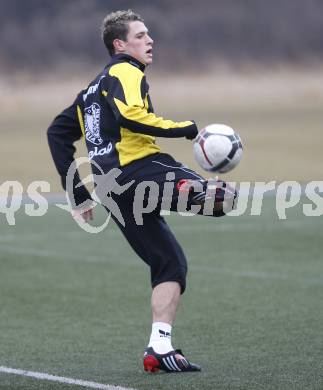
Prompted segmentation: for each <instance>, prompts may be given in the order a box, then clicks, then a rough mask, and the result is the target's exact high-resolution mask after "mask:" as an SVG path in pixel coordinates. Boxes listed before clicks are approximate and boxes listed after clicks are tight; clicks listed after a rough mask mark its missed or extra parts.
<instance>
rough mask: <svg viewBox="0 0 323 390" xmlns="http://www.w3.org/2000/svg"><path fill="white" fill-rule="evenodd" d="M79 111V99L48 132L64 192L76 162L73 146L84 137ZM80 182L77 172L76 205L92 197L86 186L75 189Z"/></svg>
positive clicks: (74, 183) (59, 116)
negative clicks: (71, 168)
mask: <svg viewBox="0 0 323 390" xmlns="http://www.w3.org/2000/svg"><path fill="white" fill-rule="evenodd" d="M79 109H80V108H78V98H77V99H76V100H75V102H74V103H73V104H72V105H71V106H70V107H68V108H66V109H65V110H64V111H63V112H62V113H61V114H59V115H58V116H57V117H56V118H55V119H54V120H53V122H52V123H51V125H50V126H49V128H48V130H47V138H48V144H49V148H50V151H51V154H52V157H53V160H54V163H55V166H56V169H57V171H58V173H59V175H60V177H61V182H62V186H63V188H64V190H66V176H67V172H68V169H69V167H70V165H71V164H72V162H73V161H74V153H75V150H76V149H75V146H74V145H73V144H74V142H75V141H77V140H79V139H80V138H81V137H82V135H83V133H82V130H81V127H80V124H79V121H78V112H77V111H78V110H79ZM80 181H81V180H80V176H79V173H78V171H76V172H75V174H74V178H73V191H74V200H75V204H76V205H79V204H81V203H83V202H84V201H86V200H87V199H91V196H90V194H89V192H88V191H87V189H86V187H85V186H84V185H81V186H79V187H77V188H75V186H76V185H77V184H79V183H80ZM69 196H70V194H69ZM72 204H73V203H72Z"/></svg>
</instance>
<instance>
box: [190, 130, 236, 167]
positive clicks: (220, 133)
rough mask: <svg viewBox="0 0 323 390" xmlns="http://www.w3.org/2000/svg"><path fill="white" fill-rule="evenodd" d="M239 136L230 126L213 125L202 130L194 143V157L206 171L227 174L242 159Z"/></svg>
mask: <svg viewBox="0 0 323 390" xmlns="http://www.w3.org/2000/svg"><path fill="white" fill-rule="evenodd" d="M242 149H243V147H242V143H241V139H240V137H239V135H238V134H237V133H236V132H235V131H234V130H233V129H232V128H231V127H229V126H226V125H221V124H212V125H208V126H206V127H205V128H204V129H202V130H201V131H200V132H199V133H198V135H197V137H196V138H195V141H194V156H195V159H196V161H197V162H198V164H199V165H200V166H201V168H203V169H205V170H206V171H211V172H219V173H225V172H229V171H231V169H233V168H234V167H236V166H237V165H238V163H239V162H240V160H241V157H242Z"/></svg>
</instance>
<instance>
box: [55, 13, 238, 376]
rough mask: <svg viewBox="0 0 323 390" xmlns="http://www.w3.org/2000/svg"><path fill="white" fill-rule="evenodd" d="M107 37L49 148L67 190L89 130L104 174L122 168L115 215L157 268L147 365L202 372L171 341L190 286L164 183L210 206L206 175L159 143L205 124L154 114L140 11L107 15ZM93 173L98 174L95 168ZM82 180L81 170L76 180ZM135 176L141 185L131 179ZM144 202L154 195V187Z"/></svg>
mask: <svg viewBox="0 0 323 390" xmlns="http://www.w3.org/2000/svg"><path fill="white" fill-rule="evenodd" d="M102 37H103V41H104V44H105V46H106V48H107V50H108V52H109V54H110V56H111V60H110V62H109V63H108V65H107V66H106V67H105V68H104V69H103V70H102V72H101V73H99V74H98V76H97V77H96V78H95V79H94V80H93V81H92V82H91V83H90V84H89V85H88V87H87V88H85V89H84V90H82V91H81V92H80V93H79V94H78V96H77V97H76V99H75V101H74V103H73V104H72V105H71V106H70V107H68V108H66V109H65V110H64V111H63V112H62V113H61V114H60V115H58V116H57V117H56V118H55V119H54V121H53V122H52V124H51V125H50V127H49V129H48V141H49V146H50V150H51V153H52V156H53V159H54V162H55V165H56V168H57V170H58V172H59V174H60V176H61V179H62V185H63V187H64V189H66V177H67V172H68V169H69V167H70V165H71V163H72V162H73V161H74V158H73V155H74V152H75V147H74V146H73V143H74V142H75V141H76V140H78V139H80V138H81V137H82V136H83V137H84V139H85V142H86V145H87V148H88V151H89V158H90V160H92V161H93V162H95V166H96V167H97V166H99V167H100V170H101V173H104V174H108V173H109V172H110V171H111V170H112V169H113V168H118V169H120V171H121V174H120V175H119V176H118V178H117V183H118V186H121V187H120V188H122V186H124V188H127V189H126V190H125V191H119V195H118V194H116V193H113V192H111V194H110V195H109V196H111V198H112V199H113V200H114V201H115V202H116V204H117V205H118V207H119V209H120V211H121V214H122V217H123V219H124V224H123V223H122V222H120V219H119V218H116V216H115V215H113V213H112V217H113V218H114V220H115V222H116V223H117V225H118V226H119V228H120V229H121V231H122V233H123V234H124V236H125V238H126V239H127V241H128V242H129V244H130V245H131V247H132V248H133V249H134V251H135V252H136V253H137V254H138V256H139V257H141V258H142V259H143V261H145V262H146V263H147V264H148V265H149V267H150V271H151V285H152V297H151V307H152V331H151V336H150V340H149V343H148V346H147V348H146V350H145V352H144V369H145V370H146V371H150V372H155V371H158V370H160V369H161V370H164V371H166V372H180V371H182V372H186V371H200V367H199V366H198V365H196V364H194V363H191V362H190V361H189V360H188V359H187V358H185V357H184V355H183V354H182V352H181V351H180V350H175V349H174V348H173V346H172V341H171V331H172V324H173V321H174V318H175V313H176V309H177V306H178V303H179V299H180V296H181V294H182V293H183V292H184V291H185V288H186V272H187V262H186V258H185V255H184V253H183V250H182V248H181V247H180V245H179V243H178V242H177V240H176V239H175V237H174V235H173V234H172V232H171V231H170V229H169V227H168V225H167V224H166V222H165V220H164V219H163V217H162V216H161V215H160V211H161V208H162V200H163V189H164V185H165V183H166V181H167V180H168V182H169V181H170V179H169V178H171V180H173V183H174V189H173V192H172V194H171V206H170V207H171V210H174V211H176V207H177V201H178V199H179V197H180V195H181V194H185V193H186V195H187V196H188V201H189V204H190V205H194V204H195V205H202V206H203V204H204V201H205V196H206V189H207V181H206V180H205V179H204V178H203V177H201V176H200V175H198V174H197V173H196V172H194V171H192V170H190V169H188V168H187V167H184V166H183V165H182V164H181V163H179V162H177V161H175V160H174V159H173V158H172V157H171V156H170V155H168V154H165V153H162V152H161V149H160V148H159V146H158V145H157V144H156V143H155V137H183V138H186V139H189V140H191V139H194V138H195V136H196V135H197V133H198V129H197V127H196V124H195V122H193V121H190V120H188V121H183V122H174V121H172V120H165V119H163V118H161V117H158V116H157V115H156V114H154V111H153V106H152V103H151V100H150V97H149V94H148V84H147V82H146V77H145V74H144V71H145V67H146V66H147V65H150V64H151V63H152V61H153V43H154V41H153V39H152V38H151V37H150V35H149V33H148V29H147V27H146V26H145V24H144V21H143V19H142V18H141V17H140V16H139V15H138V14H136V13H134V12H133V11H131V10H128V11H117V12H113V13H111V14H109V15H107V17H106V18H105V19H104V21H103V26H102ZM170 93H171V91H170ZM92 169H93V166H92ZM94 173H95V174H97V173H98V170H97V169H96V168H94ZM167 174H168V175H169V176H167ZM79 181H80V179H79V175H78V173H77V172H76V175H75V177H74V184H75V185H76V184H78V183H79ZM131 181H133V183H134V184H132V185H130V186H126V185H127V184H128V183H129V182H131ZM143 181H154V182H155V183H157V185H158V189H159V192H158V194H157V198H158V202H157V207H156V208H155V209H154V210H153V211H151V212H146V213H144V214H143V215H142V223H138V220H137V219H136V216H135V215H134V214H135V210H133V204H134V200H135V189H136V188H137V185H138V184H139V183H142V182H143ZM194 181H198V182H199V183H200V185H201V186H202V189H200V190H199V191H195V187H194V185H193V183H194ZM222 184H223V182H222ZM222 187H223V188H222V189H220V190H219V191H217V192H216V196H215V203H214V211H213V213H212V215H214V216H222V215H224V212H223V209H222V208H223V203H222V202H223V199H224V196H225V195H228V194H229V196H231V197H232V198H234V197H235V196H236V195H235V192H234V191H232V190H231V189H230V188H229V187H228V186H227V187H226V185H225V183H224V185H223V186H222ZM101 190H102V189H101ZM104 195H107V194H104ZM148 195H149V194H148ZM73 196H74V198H75V203H76V205H79V204H82V203H83V202H84V201H86V200H88V199H90V195H89V193H88V191H87V190H86V188H85V186H84V185H79V186H76V188H74V193H73ZM144 202H146V204H147V202H149V199H148V198H147V194H145V198H144ZM200 213H201V212H200ZM81 215H82V217H83V218H84V220H85V221H88V220H89V219H92V211H91V210H87V211H84V212H81Z"/></svg>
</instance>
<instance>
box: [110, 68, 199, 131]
mask: <svg viewBox="0 0 323 390" xmlns="http://www.w3.org/2000/svg"><path fill="white" fill-rule="evenodd" d="M109 76H110V77H109V82H108V86H107V95H106V96H107V100H108V103H109V105H110V106H111V108H112V111H113V112H114V115H115V117H116V120H117V122H118V123H119V124H120V126H122V127H125V128H127V129H129V130H131V131H133V132H136V133H142V134H148V135H152V136H155V137H169V138H173V137H186V138H189V139H193V138H195V136H196V135H197V133H198V130H197V127H196V124H195V122H193V121H185V122H174V121H172V120H169V119H163V118H162V117H158V116H156V114H154V113H153V112H149V103H148V94H147V90H148V88H147V84H146V79H145V76H144V74H143V73H142V72H141V71H140V70H139V69H137V68H136V67H134V66H132V65H129V64H127V63H122V64H117V65H114V66H113V67H111V68H110V70H109Z"/></svg>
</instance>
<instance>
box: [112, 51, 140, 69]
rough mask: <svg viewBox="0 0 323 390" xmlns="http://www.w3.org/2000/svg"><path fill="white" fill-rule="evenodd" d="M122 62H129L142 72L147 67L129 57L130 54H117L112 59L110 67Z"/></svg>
mask: <svg viewBox="0 0 323 390" xmlns="http://www.w3.org/2000/svg"><path fill="white" fill-rule="evenodd" d="M120 62H128V63H129V64H131V65H133V66H135V67H136V68H138V69H140V70H141V71H142V72H144V71H145V68H146V65H145V64H143V63H142V62H140V61H138V60H137V59H136V58H134V57H131V56H129V55H128V54H123V53H120V54H115V55H114V56H112V57H111V61H110V63H109V65H113V64H117V63H120Z"/></svg>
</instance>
